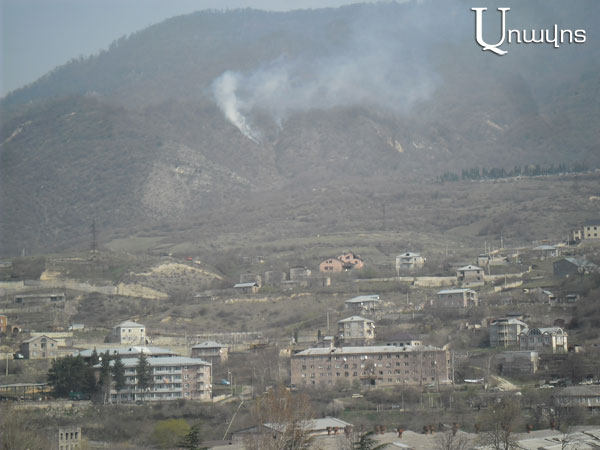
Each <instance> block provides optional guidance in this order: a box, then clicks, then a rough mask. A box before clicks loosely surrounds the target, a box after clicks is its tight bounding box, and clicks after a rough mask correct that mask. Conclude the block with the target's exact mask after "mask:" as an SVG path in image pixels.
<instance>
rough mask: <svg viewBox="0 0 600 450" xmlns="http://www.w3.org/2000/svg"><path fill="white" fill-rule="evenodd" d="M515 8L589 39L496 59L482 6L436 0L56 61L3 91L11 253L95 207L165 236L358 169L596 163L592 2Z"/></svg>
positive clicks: (213, 25)
mask: <svg viewBox="0 0 600 450" xmlns="http://www.w3.org/2000/svg"><path fill="white" fill-rule="evenodd" d="M480 3H481V2H478V3H477V4H480ZM474 5H475V3H474ZM506 5H507V6H510V7H511V11H510V12H509V16H508V21H509V25H508V26H510V27H511V28H519V29H523V28H528V29H533V28H535V29H542V28H543V29H551V28H552V27H553V26H554V24H557V26H558V27H561V28H565V29H575V28H577V29H585V30H586V33H587V42H586V43H584V44H569V43H564V44H562V45H560V47H559V48H554V47H553V46H552V45H551V44H528V45H525V44H520V45H518V44H510V45H507V46H506V47H505V48H506V49H507V50H508V51H509V54H508V55H506V56H503V57H497V56H495V55H492V54H491V53H490V52H482V51H481V48H480V47H479V46H477V45H476V43H475V40H474V26H473V22H474V19H473V18H474V14H473V12H472V11H471V10H470V8H471V6H473V5H467V4H466V3H465V2H464V1H458V0H456V1H454V0H451V1H446V0H444V1H442V0H439V1H437V0H425V1H420V2H417V1H409V2H405V3H378V4H369V5H353V6H348V7H343V8H338V9H322V10H306V11H294V12H288V13H273V12H262V11H255V10H237V11H228V12H215V11H204V12H198V13H195V14H191V15H187V16H181V17H176V18H173V19H170V20H167V21H165V22H163V23H160V24H157V25H154V26H152V27H149V28H147V29H145V30H142V31H140V32H138V33H135V34H133V35H130V36H128V37H123V38H121V39H119V40H118V41H116V42H114V43H113V44H112V45H111V46H110V48H109V49H107V50H106V51H103V52H101V53H100V54H97V55H92V56H90V57H87V58H80V59H77V60H73V61H71V62H69V63H67V64H65V65H64V66H61V67H58V68H57V69H55V70H54V71H52V72H50V73H49V74H47V75H46V76H44V77H42V78H41V79H40V80H38V81H36V82H35V83H33V84H31V85H29V86H26V87H25V88H23V89H20V90H17V91H15V92H13V93H11V94H9V95H8V96H7V97H5V98H4V99H3V100H2V102H1V108H2V110H1V113H2V118H3V119H2V128H1V131H0V133H1V135H0V142H1V144H0V171H1V172H0V176H1V178H0V183H1V199H0V201H1V202H2V203H1V208H2V218H1V227H2V228H1V230H0V231H1V241H0V249H1V250H2V252H3V253H15V252H18V251H19V250H20V249H21V248H23V247H27V248H28V249H31V250H32V251H41V250H46V251H47V250H55V249H62V248H68V247H72V246H81V245H83V242H84V241H85V240H86V239H87V235H88V229H89V225H90V223H91V222H92V221H93V220H96V221H97V222H98V224H99V226H101V227H102V229H103V230H104V231H105V232H106V233H107V234H110V233H112V232H115V233H117V232H120V233H122V234H127V233H128V232H131V233H133V232H135V231H138V230H140V229H143V230H146V231H148V230H154V231H155V232H162V231H165V230H167V231H168V230H171V229H173V228H177V229H180V228H185V227H186V226H194V224H196V225H197V224H198V223H208V222H210V220H211V219H210V217H212V216H214V215H217V214H224V213H225V211H226V212H227V213H230V212H231V210H232V209H233V210H235V211H236V212H238V214H236V215H234V217H235V219H234V221H237V222H238V223H239V222H243V221H244V214H250V213H252V214H256V213H257V211H260V209H261V208H262V207H264V204H265V202H267V201H268V202H270V205H271V210H272V211H279V212H280V213H281V214H282V215H283V216H285V215H286V214H287V213H286V210H287V209H288V208H292V206H291V205H290V204H289V199H290V198H292V197H293V198H295V201H298V202H301V203H302V202H305V203H306V204H309V205H310V204H311V196H312V195H314V192H316V191H319V190H323V189H330V190H329V193H330V195H329V196H328V197H327V199H326V200H325V201H327V202H332V203H335V202H336V198H335V195H336V194H335V192H336V190H339V188H340V186H347V185H348V184H349V183H350V184H351V185H353V186H359V185H363V186H369V189H371V190H372V192H373V193H377V192H379V191H385V192H390V193H393V191H394V190H398V191H401V190H402V189H404V188H403V187H402V186H404V185H408V184H411V185H414V184H415V183H417V184H418V183H431V182H432V181H433V180H435V178H436V176H438V175H440V174H441V173H443V172H445V171H447V170H453V171H458V172H459V171H460V170H461V169H463V168H466V167H475V166H482V167H483V166H485V167H513V166H514V165H517V164H523V165H526V164H541V165H550V164H555V165H557V164H559V163H563V162H565V163H584V164H587V165H589V166H590V167H594V166H595V165H597V164H598V163H599V162H600V151H599V150H600V149H599V148H598V145H599V144H598V143H599V142H600V101H599V100H600V97H599V90H600V71H599V70H598V69H599V68H600V67H599V66H600V45H598V37H599V36H598V27H597V24H598V19H600V5H599V3H598V2H597V1H595V0H582V1H580V2H578V3H577V4H576V5H573V4H568V3H567V2H564V1H560V2H558V1H541V0H536V1H528V2H519V1H507V2H506ZM496 6H497V5H496ZM496 6H493V7H492V6H490V7H489V11H488V12H487V14H488V16H487V20H488V24H489V29H488V31H487V34H489V37H488V39H489V41H490V42H491V41H493V42H496V41H497V39H498V36H497V35H494V34H493V33H491V30H495V32H496V31H497V29H498V23H499V15H498V14H497V12H496V11H495V7H496ZM487 34H486V35H487ZM494 39H495V40H494ZM267 199H268V200H267ZM320 201H323V199H321V200H320ZM365 201H366V200H365ZM273 205H280V206H279V208H280V209H279V210H278V209H277V207H275V206H273ZM321 208H323V205H322V204H321V205H315V209H314V211H313V212H309V215H311V216H314V217H313V219H314V220H313V222H314V223H321V224H324V223H326V222H327V219H326V218H325V217H322V218H319V217H320V214H324V213H325V212H324V211H326V210H327V208H325V210H322V209H321ZM364 209H365V211H367V210H368V208H364ZM364 220H365V221H367V220H369V215H368V214H366V215H365V217H364ZM254 223H255V224H256V226H258V224H260V221H256V222H254ZM218 231H219V229H218V227H217V229H216V230H215V232H218ZM246 231H248V230H246Z"/></svg>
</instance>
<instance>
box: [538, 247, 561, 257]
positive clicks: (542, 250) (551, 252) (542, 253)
mask: <svg viewBox="0 0 600 450" xmlns="http://www.w3.org/2000/svg"><path fill="white" fill-rule="evenodd" d="M533 252H534V253H535V255H536V256H537V257H538V258H539V259H548V258H557V257H559V256H560V255H561V250H560V249H559V248H557V247H555V246H554V245H540V246H538V247H535V248H534V249H533Z"/></svg>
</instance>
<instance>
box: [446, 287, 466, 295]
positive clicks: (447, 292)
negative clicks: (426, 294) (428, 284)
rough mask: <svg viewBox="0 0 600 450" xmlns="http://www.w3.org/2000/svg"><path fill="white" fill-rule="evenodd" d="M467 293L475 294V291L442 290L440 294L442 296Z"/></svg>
mask: <svg viewBox="0 0 600 450" xmlns="http://www.w3.org/2000/svg"><path fill="white" fill-rule="evenodd" d="M465 292H475V291H474V290H473V289H466V288H465V289H442V290H441V291H439V292H438V295H440V294H463V293H465Z"/></svg>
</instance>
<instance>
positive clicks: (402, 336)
mask: <svg viewBox="0 0 600 450" xmlns="http://www.w3.org/2000/svg"><path fill="white" fill-rule="evenodd" d="M385 345H393V346H395V347H413V346H418V345H423V343H422V342H421V341H420V340H419V339H416V338H415V337H413V336H412V335H411V334H410V333H405V332H400V333H397V334H395V335H393V336H390V337H389V338H388V339H386V341H385Z"/></svg>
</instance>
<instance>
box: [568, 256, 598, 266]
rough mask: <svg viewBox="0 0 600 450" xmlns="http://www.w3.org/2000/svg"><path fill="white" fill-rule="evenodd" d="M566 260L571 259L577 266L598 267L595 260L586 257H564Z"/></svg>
mask: <svg viewBox="0 0 600 450" xmlns="http://www.w3.org/2000/svg"><path fill="white" fill-rule="evenodd" d="M564 259H565V260H566V261H569V262H570V263H571V264H575V265H576V266H577V267H592V268H593V267H598V266H597V265H596V264H594V263H593V262H589V261H588V260H587V259H585V258H564Z"/></svg>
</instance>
